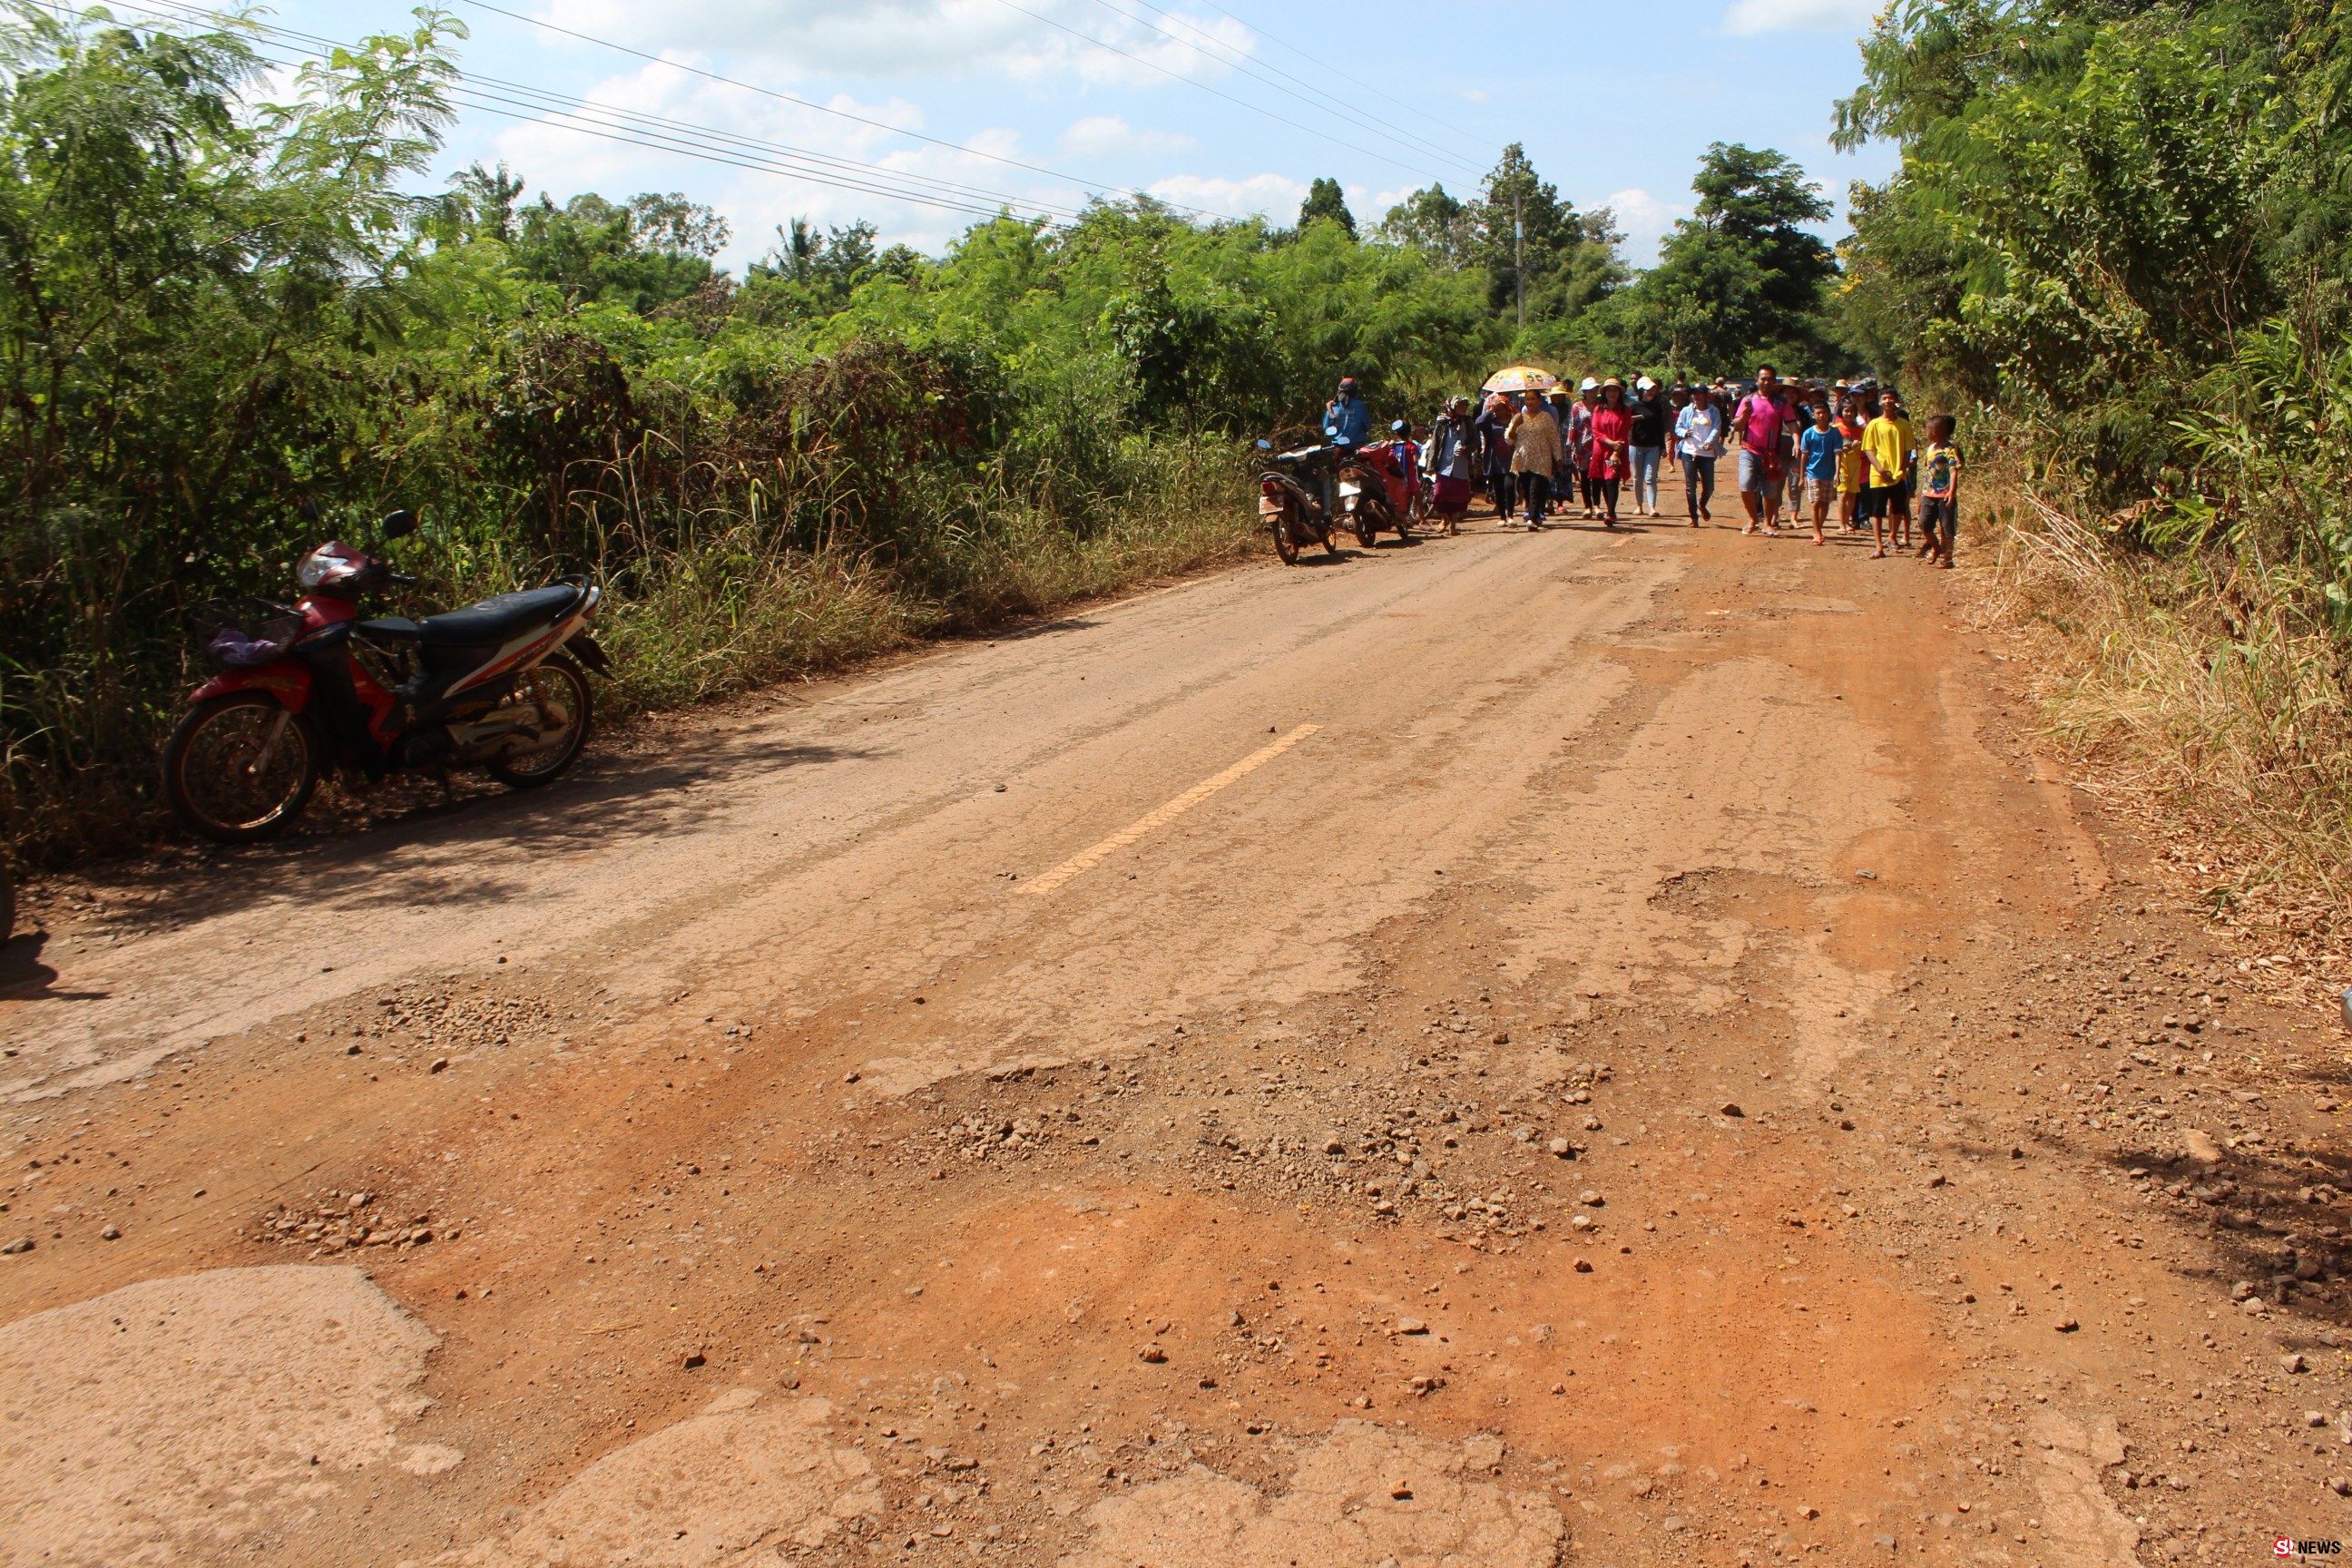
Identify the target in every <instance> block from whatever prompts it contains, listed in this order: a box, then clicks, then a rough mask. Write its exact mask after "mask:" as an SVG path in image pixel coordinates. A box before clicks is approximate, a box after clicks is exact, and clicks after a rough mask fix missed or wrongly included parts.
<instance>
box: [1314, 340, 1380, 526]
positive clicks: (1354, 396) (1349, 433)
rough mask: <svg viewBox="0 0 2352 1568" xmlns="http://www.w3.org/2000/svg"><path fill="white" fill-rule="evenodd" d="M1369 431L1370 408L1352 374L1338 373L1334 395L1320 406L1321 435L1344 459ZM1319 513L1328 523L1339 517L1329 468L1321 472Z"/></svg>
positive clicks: (1334, 477) (1334, 481)
mask: <svg viewBox="0 0 2352 1568" xmlns="http://www.w3.org/2000/svg"><path fill="white" fill-rule="evenodd" d="M1371 433H1372V411H1371V410H1370V408H1368V407H1366V406H1365V404H1364V400H1363V398H1362V397H1361V396H1360V395H1358V393H1357V391H1356V378H1355V377H1354V376H1352V375H1343V376H1341V377H1340V378H1339V394H1338V395H1337V396H1335V397H1333V398H1332V399H1331V401H1330V402H1329V403H1328V404H1326V405H1324V408H1323V439H1324V440H1326V441H1328V442H1329V443H1330V444H1331V445H1332V446H1334V447H1338V448H1339V453H1338V456H1339V458H1340V459H1341V460H1343V461H1344V460H1345V459H1346V458H1347V456H1348V454H1349V453H1350V452H1352V451H1354V450H1355V449H1356V448H1357V447H1360V446H1362V445H1363V444H1364V442H1365V440H1366V439H1367V438H1369V437H1370V435H1371ZM1323 517H1324V520H1325V521H1327V522H1331V523H1336V522H1338V521H1339V476H1338V475H1337V473H1335V472H1334V471H1333V470H1331V469H1329V468H1326V469H1325V470H1324V472H1323Z"/></svg>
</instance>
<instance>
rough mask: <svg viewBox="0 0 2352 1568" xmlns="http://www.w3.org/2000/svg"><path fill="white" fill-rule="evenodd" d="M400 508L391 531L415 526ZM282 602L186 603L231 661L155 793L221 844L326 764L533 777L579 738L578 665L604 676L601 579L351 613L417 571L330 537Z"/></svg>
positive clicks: (203, 694)
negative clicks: (596, 623)
mask: <svg viewBox="0 0 2352 1568" xmlns="http://www.w3.org/2000/svg"><path fill="white" fill-rule="evenodd" d="M415 530H416V519H415V515H414V514H413V513H410V512H406V511H396V512H394V513H393V514H392V515H391V516H390V517H387V518H385V519H384V520H383V538H384V540H385V542H386V543H387V544H389V542H391V541H393V540H395V539H400V538H404V537H405V536H406V535H408V534H410V533H413V532H415ZM294 580H295V582H296V583H297V584H299V586H300V587H301V588H302V590H303V596H302V598H300V599H299V600H298V601H297V602H296V603H295V604H294V605H292V606H291V607H290V608H289V606H286V605H275V604H269V603H266V602H261V601H249V602H248V603H247V604H246V605H241V606H239V605H212V606H207V607H206V608H205V610H203V611H200V612H198V613H196V614H195V615H194V616H191V617H190V619H191V620H192V622H193V623H194V625H195V626H196V628H197V631H198V633H199V635H200V636H202V637H204V638H205V652H206V653H208V654H209V655H211V657H212V658H214V659H215V660H216V661H218V662H219V663H220V664H222V665H224V666H226V672H225V673H223V674H221V675H217V676H215V677H214V678H213V679H210V680H208V681H206V682H205V684H204V685H202V686H200V687H198V688H197V689H196V690H195V691H194V693H193V694H192V695H191V696H190V697H189V699H188V711H187V714H186V716H185V717H184V718H182V719H181V721H180V722H179V725H178V727H177V728H175V729H174V730H173V731H172V738H171V740H170V741H169V742H166V743H165V745H164V747H163V794H164V796H165V798H166V799H168V800H169V801H170V802H171V803H172V809H173V811H174V812H176V813H177V814H178V815H179V817H180V820H181V821H183V822H184V823H185V824H187V826H189V827H190V828H192V829H193V830H194V831H195V832H197V833H200V834H202V835H203V836H204V837H207V838H211V839H215V840H218V841H219V842H221V843H224V844H236V843H245V842H248V841H251V840H253V839H257V838H267V837H270V836H271V835H272V834H276V833H278V832H281V831H283V830H284V829H285V827H286V826H287V825H288V824H289V823H291V822H292V821H293V820H294V819H295V818H296V817H297V816H300V815H301V814H302V808H303V807H304V806H305V805H308V804H309V803H310V795H311V792H312V791H314V790H316V789H317V788H318V785H319V779H320V775H321V774H322V773H324V771H325V770H326V768H327V767H329V766H330V765H334V764H340V765H341V766H343V767H345V768H346V769H348V770H351V771H352V772H354V773H358V774H360V775H362V776H364V777H365V778H367V779H369V780H375V779H380V778H382V777H383V776H384V775H385V774H386V773H413V772H430V773H439V774H441V775H442V776H443V777H444V778H446V776H447V774H448V772H449V771H450V770H451V769H453V768H457V767H468V766H477V765H478V766H480V767H483V768H486V769H488V771H489V773H490V774H491V775H492V776H493V777H495V778H497V779H499V781H501V782H502V783H504V784H508V785H509V786H511V787H513V788H516V789H529V788H532V787H535V786H537V785H539V784H546V783H548V782H550V781H551V780H552V779H555V778H557V777H559V776H561V775H562V773H563V772H564V771H565V770H566V769H568V768H570V767H571V766H572V763H573V762H575V761H577V760H578V758H579V756H580V752H581V749H582V748H583V746H585V745H586V744H587V743H588V726H589V720H590V715H591V712H592V708H591V704H590V700H589V696H588V679H587V677H586V676H585V675H583V673H582V672H581V666H583V665H585V666H586V667H587V668H589V669H592V670H594V671H595V672H596V673H597V674H599V675H609V674H611V667H610V666H609V664H608V663H607V662H606V660H605V658H604V650H603V649H602V648H600V647H597V646H596V641H595V639H594V638H593V637H591V636H590V635H589V632H588V621H589V618H590V617H591V616H593V615H594V614H595V613H596V605H597V603H598V601H599V600H600V599H601V598H602V596H603V595H602V594H601V593H600V591H599V590H598V589H597V588H595V587H594V586H593V585H592V584H590V583H589V581H588V579H587V578H585V577H584V576H574V577H559V578H557V579H556V580H555V582H553V583H551V584H549V585H548V586H546V587H544V588H532V589H529V590H527V591H524V592H521V593H515V594H499V595H494V596H492V597H490V598H488V599H484V600H483V601H482V602H481V603H479V604H477V605H467V607H466V608H464V609H462V610H452V611H450V612H449V613H448V614H446V615H440V616H425V618H424V619H423V620H409V619H407V618H405V617H404V616H384V617H382V618H380V619H375V620H363V619H362V618H361V616H360V610H359V601H360V600H361V598H362V596H364V595H367V594H368V593H370V592H372V591H373V590H377V589H381V588H385V587H393V586H407V585H410V584H414V583H415V581H416V579H415V578H414V577H410V576H406V575H404V574H401V573H398V572H395V571H394V570H393V569H392V565H391V563H390V562H388V561H386V560H384V559H383V558H382V557H381V556H378V555H372V554H369V553H368V552H364V551H360V550H355V549H353V548H352V546H350V545H348V544H342V543H339V542H330V543H326V544H322V545H320V546H319V547H318V548H317V549H316V550H313V551H311V552H310V553H309V554H308V555H305V556H303V557H302V559H301V560H300V561H299V562H298V563H296V565H295V568H294Z"/></svg>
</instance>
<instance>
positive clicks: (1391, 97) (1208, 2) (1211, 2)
mask: <svg viewBox="0 0 2352 1568" xmlns="http://www.w3.org/2000/svg"><path fill="white" fill-rule="evenodd" d="M1200 3H1201V4H1202V5H1205V6H1207V7H1208V8H1209V9H1210V10H1212V11H1214V12H1215V13H1216V14H1217V15H1218V16H1223V17H1224V18H1225V19H1226V20H1227V21H1229V22H1238V23H1240V24H1241V25H1242V26H1244V27H1247V28H1248V29H1249V30H1250V31H1251V32H1253V33H1255V34H1256V35H1257V36H1258V37H1261V38H1264V39H1265V40H1266V41H1267V42H1268V43H1272V44H1276V45H1279V46H1280V47H1283V48H1286V49H1288V50H1289V51H1290V52H1291V53H1292V54H1294V55H1297V57H1298V58H1300V59H1303V60H1312V61H1314V62H1315V63H1316V64H1317V65H1318V66H1322V67H1323V68H1324V69H1325V70H1328V71H1330V72H1331V74H1332V75H1333V76H1335V77H1338V78H1339V79H1340V80H1341V81H1344V82H1346V83H1348V84H1349V86H1350V87H1360V88H1362V89H1364V90H1365V91H1366V92H1369V93H1370V94H1371V95H1372V96H1373V97H1375V98H1381V99H1385V100H1388V101H1389V102H1391V103H1393V104H1395V105H1396V106H1397V107H1398V108H1399V109H1402V110H1404V111H1405V112H1406V113H1408V114H1414V115H1418V116H1420V117H1421V118H1422V119H1423V120H1426V121H1429V123H1431V124H1432V125H1435V126H1440V127H1443V128H1444V129H1446V130H1451V129H1452V127H1451V126H1448V125H1446V123H1445V121H1443V120H1440V119H1438V118H1437V116H1435V115H1434V114H1432V113H1430V112H1429V111H1428V110H1425V109H1422V108H1419V107H1417V106H1415V105H1413V104H1410V103H1407V102H1406V101H1405V100H1403V99H1401V98H1399V97H1397V96H1396V95H1395V94H1393V93H1390V92H1384V91H1382V90H1381V89H1379V88H1377V87H1374V86H1373V85H1372V84H1371V83H1370V82H1368V81H1365V80H1363V79H1361V78H1360V77H1352V76H1349V74H1348V73H1347V72H1345V71H1343V70H1339V69H1337V68H1333V67H1331V66H1329V65H1325V64H1324V62H1323V60H1322V59H1321V58H1319V57H1318V56H1317V55H1315V54H1313V53H1312V52H1310V51H1308V50H1306V49H1302V48H1300V47H1298V46H1297V45H1296V44H1293V43H1287V42H1285V41H1284V40H1283V39H1281V38H1278V37H1275V36H1274V35H1273V34H1272V33H1269V32H1267V31H1266V30H1265V28H1264V27H1261V26H1258V25H1257V24H1256V23H1255V22H1252V21H1249V20H1248V19H1246V18H1245V17H1241V16H1234V14H1233V13H1232V12H1231V11H1228V10H1226V9H1225V8H1224V7H1223V5H1218V4H1216V0H1200ZM1268 69H1272V67H1270V66H1269V67H1268Z"/></svg>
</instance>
